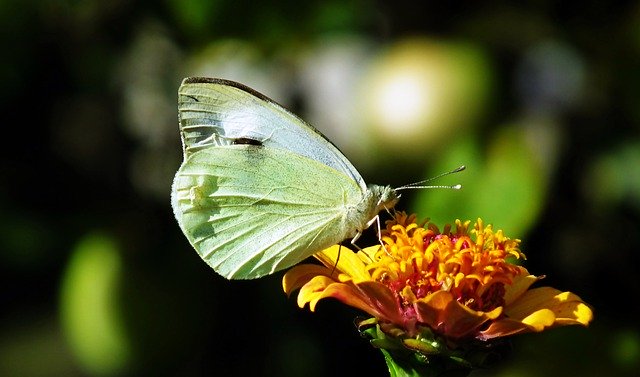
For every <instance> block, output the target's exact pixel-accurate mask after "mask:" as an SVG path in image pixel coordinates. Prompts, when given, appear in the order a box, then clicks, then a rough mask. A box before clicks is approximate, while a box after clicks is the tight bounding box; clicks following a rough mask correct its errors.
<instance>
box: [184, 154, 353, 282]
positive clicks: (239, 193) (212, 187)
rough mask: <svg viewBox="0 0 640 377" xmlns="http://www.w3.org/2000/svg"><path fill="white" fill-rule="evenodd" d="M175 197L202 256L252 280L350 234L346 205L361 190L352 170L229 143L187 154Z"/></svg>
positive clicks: (187, 231) (231, 275)
mask: <svg viewBox="0 0 640 377" xmlns="http://www.w3.org/2000/svg"><path fill="white" fill-rule="evenodd" d="M172 196H173V198H172V202H173V207H174V211H175V212H176V218H177V219H178V222H179V223H180V226H181V228H182V229H183V231H184V233H185V234H186V235H187V238H188V239H189V241H190V242H191V244H192V245H193V246H194V248H195V249H196V250H197V251H198V253H199V254H200V256H201V257H202V258H203V259H204V260H205V261H206V262H207V263H208V264H209V265H210V266H211V267H213V268H214V269H215V270H216V271H217V272H218V273H220V274H221V275H223V276H225V277H227V278H236V279H250V278H257V277H260V276H263V275H267V274H270V273H273V272H274V271H277V270H280V269H283V268H286V267H289V266H291V265H293V264H295V263H297V262H299V261H301V260H302V259H304V258H306V257H308V256H310V255H312V254H313V253H315V252H318V251H320V250H322V249H324V248H326V247H329V246H331V245H333V244H335V243H338V242H340V241H342V240H343V239H345V238H347V237H349V236H353V234H350V233H352V232H353V231H355V230H353V229H347V228H348V226H347V225H346V223H345V211H346V209H347V207H348V206H349V205H350V204H351V205H353V204H354V203H359V202H360V201H361V199H362V196H363V191H362V189H361V188H360V186H359V185H358V184H357V183H356V181H354V180H353V179H352V178H351V177H349V176H347V175H345V174H344V173H342V172H340V171H337V170H334V169H332V168H330V167H328V166H326V165H324V164H322V163H320V162H318V161H315V160H312V159H309V158H306V157H304V156H300V155H298V154H297V153H294V152H291V151H287V150H285V149H280V148H265V147H263V146H254V145H230V146H219V147H212V148H206V149H203V150H201V151H198V152H194V153H192V154H191V155H190V156H189V157H188V158H187V159H186V160H185V162H184V163H183V165H182V166H181V167H180V169H179V171H178V173H177V174H176V178H175V181H174V187H173V193H172Z"/></svg>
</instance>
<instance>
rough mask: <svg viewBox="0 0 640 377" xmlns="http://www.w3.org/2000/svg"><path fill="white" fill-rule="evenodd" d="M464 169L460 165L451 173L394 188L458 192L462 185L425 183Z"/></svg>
mask: <svg viewBox="0 0 640 377" xmlns="http://www.w3.org/2000/svg"><path fill="white" fill-rule="evenodd" d="M466 168H467V167H466V166H464V165H461V166H459V167H457V168H455V169H453V170H451V171H448V172H444V173H442V174H438V175H436V176H435V177H432V178H428V179H425V180H422V181H419V182H413V183H409V184H408V185H404V186H400V187H396V188H395V191H400V190H410V189H423V188H446V189H454V190H460V189H461V188H462V185H460V184H457V185H425V183H427V182H431V181H434V180H436V179H440V178H442V177H446V176H447V175H451V174H455V173H459V172H461V171H463V170H464V169H466Z"/></svg>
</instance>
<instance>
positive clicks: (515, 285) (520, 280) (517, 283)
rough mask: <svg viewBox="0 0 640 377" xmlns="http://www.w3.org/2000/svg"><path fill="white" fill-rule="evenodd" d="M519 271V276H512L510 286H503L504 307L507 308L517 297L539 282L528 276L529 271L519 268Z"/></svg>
mask: <svg viewBox="0 0 640 377" xmlns="http://www.w3.org/2000/svg"><path fill="white" fill-rule="evenodd" d="M519 270H520V274H518V275H516V276H514V278H513V282H512V283H511V284H508V285H505V290H506V292H505V294H504V301H505V306H509V305H510V304H511V303H512V302H514V301H515V300H516V299H518V297H520V296H521V295H522V294H523V293H525V292H526V291H527V289H529V287H530V286H531V285H532V284H533V283H535V282H536V281H538V280H540V278H539V277H537V276H535V275H530V274H529V271H527V270H526V269H525V268H524V267H519Z"/></svg>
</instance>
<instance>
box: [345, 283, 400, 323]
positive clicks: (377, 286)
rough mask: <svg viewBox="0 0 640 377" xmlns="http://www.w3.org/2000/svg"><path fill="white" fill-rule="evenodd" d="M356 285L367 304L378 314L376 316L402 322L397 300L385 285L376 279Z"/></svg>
mask: <svg viewBox="0 0 640 377" xmlns="http://www.w3.org/2000/svg"><path fill="white" fill-rule="evenodd" d="M356 287H357V288H358V289H359V290H360V291H361V292H362V294H363V295H364V297H366V298H367V300H368V304H369V306H371V307H372V308H373V309H374V310H375V311H376V312H378V313H379V314H380V317H378V318H383V319H386V320H389V321H391V322H393V323H403V318H402V313H401V312H400V308H399V305H398V301H397V299H396V297H395V296H394V295H393V292H391V290H390V289H389V288H388V287H387V286H386V285H384V284H382V283H379V282H376V281H363V282H361V283H358V284H357V285H356Z"/></svg>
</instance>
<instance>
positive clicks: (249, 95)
mask: <svg viewBox="0 0 640 377" xmlns="http://www.w3.org/2000/svg"><path fill="white" fill-rule="evenodd" d="M178 113H179V118H180V132H181V135H182V142H183V149H184V155H185V158H187V157H189V155H190V154H192V153H194V152H197V151H199V150H203V149H206V148H208V147H215V146H224V145H231V144H234V141H235V140H238V139H242V140H255V141H256V142H257V143H259V144H262V145H264V146H265V147H269V148H280V149H285V150H289V151H291V152H295V153H297V154H299V155H302V156H306V157H308V158H310V159H313V160H316V161H318V162H320V163H323V164H325V165H327V166H329V167H331V168H333V169H335V170H337V171H339V172H342V173H344V174H345V175H346V176H348V177H350V178H351V179H352V180H354V181H356V182H357V184H358V185H359V186H360V187H362V189H363V190H364V189H365V188H366V184H365V183H364V180H363V179H362V177H361V176H360V174H359V173H358V171H357V170H356V169H355V168H354V167H353V165H352V164H351V163H350V162H349V160H347V159H346V158H345V157H344V155H343V154H342V153H341V152H340V151H339V150H338V149H337V148H336V147H335V146H334V145H333V144H332V143H331V142H329V141H328V140H327V139H326V138H325V137H324V136H323V135H322V134H321V133H320V132H318V131H317V130H316V129H315V128H313V127H312V126H311V125H309V124H307V123H306V122H304V121H303V120H302V119H300V118H298V117H297V116H296V115H294V114H292V113H291V112H289V111H288V110H286V109H285V108H283V107H282V106H280V105H278V104H277V103H276V102H274V101H273V100H271V99H269V98H267V97H266V96H264V95H262V94H260V93H258V92H256V91H254V90H253V89H250V88H248V87H246V86H244V85H242V84H239V83H236V82H233V81H228V80H222V79H211V78H203V77H191V78H187V79H185V80H184V81H183V82H182V85H181V86H180V89H179V90H178Z"/></svg>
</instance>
